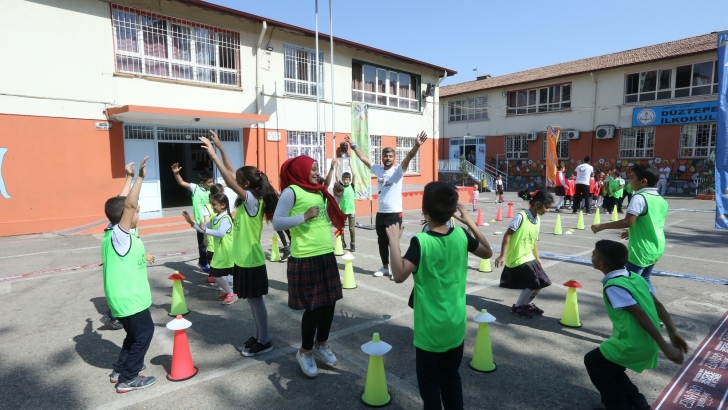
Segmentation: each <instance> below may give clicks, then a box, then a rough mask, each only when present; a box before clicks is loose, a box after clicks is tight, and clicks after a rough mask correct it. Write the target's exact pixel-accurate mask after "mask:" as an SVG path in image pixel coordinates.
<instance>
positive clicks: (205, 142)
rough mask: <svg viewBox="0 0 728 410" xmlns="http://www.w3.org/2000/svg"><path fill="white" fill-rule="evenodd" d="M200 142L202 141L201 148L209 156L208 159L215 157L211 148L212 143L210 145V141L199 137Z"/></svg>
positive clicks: (213, 149)
mask: <svg viewBox="0 0 728 410" xmlns="http://www.w3.org/2000/svg"><path fill="white" fill-rule="evenodd" d="M200 141H202V144H203V145H202V148H203V149H204V150H205V151H207V153H208V154H209V155H210V158H212V157H214V156H216V155H215V147H213V146H212V143H210V140H208V139H207V138H205V137H200Z"/></svg>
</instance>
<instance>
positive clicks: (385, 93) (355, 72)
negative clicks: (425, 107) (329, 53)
mask: <svg viewBox="0 0 728 410" xmlns="http://www.w3.org/2000/svg"><path fill="white" fill-rule="evenodd" d="M419 84H420V76H418V75H413V74H407V73H402V72H399V71H396V70H392V69H389V68H386V67H379V66H374V65H370V64H364V63H360V62H356V61H355V62H352V64H351V100H352V101H359V102H365V103H367V104H372V105H381V106H388V107H396V108H402V109H405V110H413V111H416V110H419V109H420V105H419V93H418V90H419Z"/></svg>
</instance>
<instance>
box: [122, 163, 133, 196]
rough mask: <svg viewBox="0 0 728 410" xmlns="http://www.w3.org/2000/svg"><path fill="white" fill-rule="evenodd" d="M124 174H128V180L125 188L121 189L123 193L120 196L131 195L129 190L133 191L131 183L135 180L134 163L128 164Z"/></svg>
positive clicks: (125, 182)
mask: <svg viewBox="0 0 728 410" xmlns="http://www.w3.org/2000/svg"><path fill="white" fill-rule="evenodd" d="M124 172H126V180H125V181H124V186H123V187H121V192H120V193H119V196H127V195H129V190H130V189H131V181H132V180H133V179H134V163H133V162H130V163H128V164H126V166H125V167H124Z"/></svg>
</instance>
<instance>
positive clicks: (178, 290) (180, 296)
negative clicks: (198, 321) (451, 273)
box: [167, 271, 190, 317]
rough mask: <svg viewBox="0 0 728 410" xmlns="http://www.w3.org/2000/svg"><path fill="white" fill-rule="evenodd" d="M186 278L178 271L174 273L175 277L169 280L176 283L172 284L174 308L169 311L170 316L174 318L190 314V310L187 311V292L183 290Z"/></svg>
mask: <svg viewBox="0 0 728 410" xmlns="http://www.w3.org/2000/svg"><path fill="white" fill-rule="evenodd" d="M184 278H185V277H184V276H182V275H181V274H180V273H179V272H177V271H174V275H172V276H170V277H168V278H167V279H170V280H172V281H174V282H172V306H171V308H170V309H169V315H170V316H172V317H176V316H177V315H186V314H188V313H190V310H189V309H187V302H185V292H184V290H182V279H184Z"/></svg>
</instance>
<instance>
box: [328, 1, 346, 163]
mask: <svg viewBox="0 0 728 410" xmlns="http://www.w3.org/2000/svg"><path fill="white" fill-rule="evenodd" d="M329 43H330V44H331V62H330V63H329V64H331V133H332V136H333V139H334V153H333V156H332V157H333V158H336V103H335V100H336V98H335V94H334V9H333V0H329ZM341 169H342V170H343V169H344V167H343V165H342V167H341Z"/></svg>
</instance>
